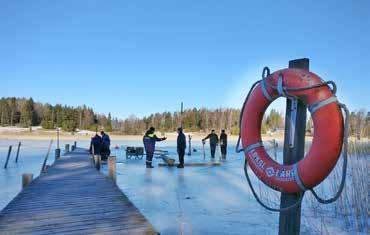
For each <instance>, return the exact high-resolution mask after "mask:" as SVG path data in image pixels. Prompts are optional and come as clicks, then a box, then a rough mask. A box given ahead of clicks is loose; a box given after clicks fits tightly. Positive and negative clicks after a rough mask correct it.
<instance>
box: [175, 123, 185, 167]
mask: <svg viewBox="0 0 370 235" xmlns="http://www.w3.org/2000/svg"><path fill="white" fill-rule="evenodd" d="M177 134H178V135H177V153H178V155H179V162H180V163H179V165H177V168H184V156H185V149H186V136H185V135H184V132H183V130H182V127H179V128H178V129H177Z"/></svg>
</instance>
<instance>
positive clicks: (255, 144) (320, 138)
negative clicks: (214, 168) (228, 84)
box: [241, 69, 343, 193]
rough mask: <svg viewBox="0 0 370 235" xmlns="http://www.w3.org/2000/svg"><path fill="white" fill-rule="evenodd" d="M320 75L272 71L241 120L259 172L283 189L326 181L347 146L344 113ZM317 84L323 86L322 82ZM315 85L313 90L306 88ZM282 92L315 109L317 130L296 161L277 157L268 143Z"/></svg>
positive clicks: (250, 158) (245, 145)
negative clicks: (273, 108) (266, 125)
mask: <svg viewBox="0 0 370 235" xmlns="http://www.w3.org/2000/svg"><path fill="white" fill-rule="evenodd" d="M320 84H321V85H322V84H323V81H322V79H321V78H320V77H319V76H317V75H316V74H314V73H312V72H309V71H305V70H302V69H283V70H279V71H276V72H274V73H272V74H270V75H268V76H267V77H266V78H265V79H263V80H262V81H261V82H260V83H259V84H258V85H257V86H256V87H255V88H254V89H253V90H252V91H251V93H250V96H249V98H248V100H247V101H246V103H245V104H244V107H243V110H244V111H243V114H242V119H241V139H242V145H243V149H244V153H245V157H246V158H247V161H248V164H249V166H250V167H251V168H252V170H253V172H254V173H255V174H256V176H257V177H258V178H259V179H260V180H262V181H263V182H264V183H265V184H267V185H268V186H270V187H271V188H273V189H275V190H278V191H280V192H287V193H295V192H299V191H305V190H307V189H311V188H313V187H315V186H316V185H318V184H319V183H320V182H322V181H323V180H324V179H325V178H326V177H327V176H328V175H329V173H330V172H331V171H332V169H333V168H334V166H335V164H336V162H337V160H338V158H339V156H340V153H341V149H342V143H343V115H342V112H341V109H340V107H339V105H338V103H337V102H336V97H335V95H334V94H333V93H332V91H331V90H330V88H329V87H328V86H320ZM316 85H317V86H316ZM303 87H313V88H312V89H300V88H303ZM280 96H294V97H296V98H298V99H300V100H301V101H303V102H304V103H305V104H306V105H307V107H308V109H309V111H310V112H311V116H312V120H313V124H314V130H315V131H314V135H313V139H312V145H311V148H310V149H309V151H308V152H307V154H306V156H305V157H304V158H303V159H302V160H300V161H299V162H297V163H296V164H293V165H282V164H279V163H277V162H276V161H274V160H273V159H272V158H271V157H270V156H269V155H268V153H267V152H266V150H265V148H264V147H263V145H262V139H261V123H262V119H263V115H264V113H265V111H266V109H267V107H268V106H269V105H270V104H271V102H272V101H273V100H275V99H276V98H278V97H280Z"/></svg>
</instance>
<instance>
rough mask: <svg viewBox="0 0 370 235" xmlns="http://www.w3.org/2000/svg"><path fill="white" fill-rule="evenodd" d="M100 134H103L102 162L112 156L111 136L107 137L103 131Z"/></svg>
mask: <svg viewBox="0 0 370 235" xmlns="http://www.w3.org/2000/svg"><path fill="white" fill-rule="evenodd" d="M100 134H101V149H100V155H101V160H104V161H105V160H107V158H108V157H109V155H110V138H109V135H107V134H106V133H105V132H104V131H101V132H100Z"/></svg>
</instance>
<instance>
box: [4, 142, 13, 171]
mask: <svg viewBox="0 0 370 235" xmlns="http://www.w3.org/2000/svg"><path fill="white" fill-rule="evenodd" d="M11 153H12V146H11V145H9V150H8V156H7V157H6V161H5V165H4V169H6V168H7V167H8V162H9V158H10V154H11Z"/></svg>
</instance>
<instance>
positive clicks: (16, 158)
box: [15, 142, 22, 162]
mask: <svg viewBox="0 0 370 235" xmlns="http://www.w3.org/2000/svg"><path fill="white" fill-rule="evenodd" d="M21 144H22V143H21V142H19V143H18V148H17V155H16V157H15V162H18V157H19V150H20V148H21Z"/></svg>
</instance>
